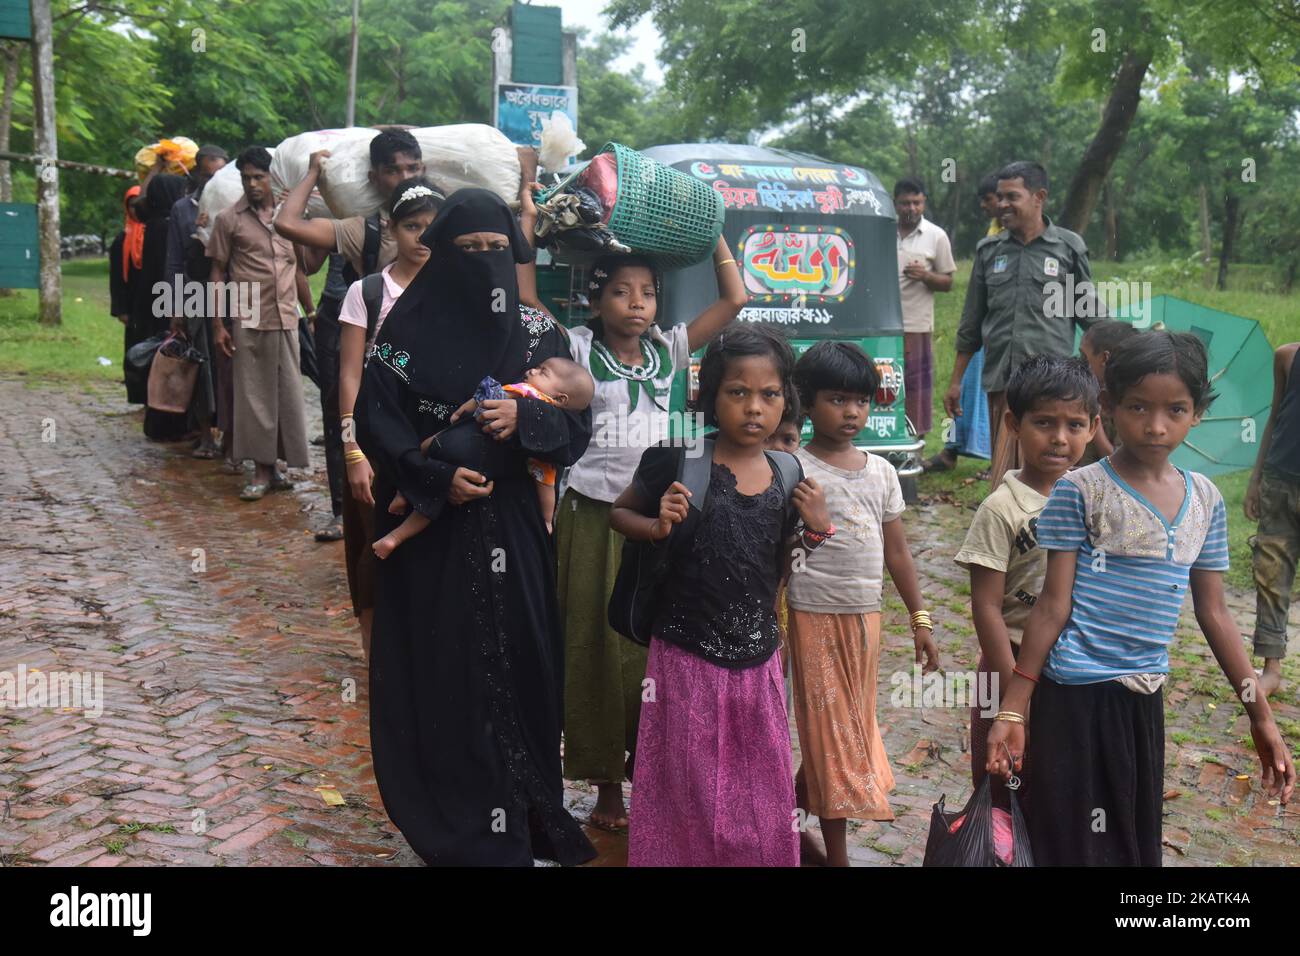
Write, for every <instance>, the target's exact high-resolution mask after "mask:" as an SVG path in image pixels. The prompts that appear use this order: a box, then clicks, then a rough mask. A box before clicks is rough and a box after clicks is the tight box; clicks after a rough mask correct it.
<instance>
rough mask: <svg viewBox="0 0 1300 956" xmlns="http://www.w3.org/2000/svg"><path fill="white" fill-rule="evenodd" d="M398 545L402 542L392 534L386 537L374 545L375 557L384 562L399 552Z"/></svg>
mask: <svg viewBox="0 0 1300 956" xmlns="http://www.w3.org/2000/svg"><path fill="white" fill-rule="evenodd" d="M398 544H400V542H399V541H398V540H397V539H396V538H394V537H393V536H392V535H391V534H387V535H384V536H383V537H382V538H380V539H379V540H378V541H376V542H375V543H374V544H373V545H372V547H373V548H374V549H375V557H377V558H378V559H379V560H380V561H382V560H383V559H384V558H386V557H388V556H389V555H390V554H392V553H393V552H394V551H396V550H397V546H398Z"/></svg>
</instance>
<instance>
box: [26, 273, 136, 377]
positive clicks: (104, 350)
mask: <svg viewBox="0 0 1300 956" xmlns="http://www.w3.org/2000/svg"><path fill="white" fill-rule="evenodd" d="M122 332H123V329H122V324H121V323H120V322H118V321H117V319H115V318H113V317H112V316H111V315H109V313H108V260H107V259H79V260H76V261H73V262H65V263H64V264H63V324H62V325H56V326H43V325H41V324H40V323H39V322H38V321H37V296H36V290H35V289H18V290H16V291H15V292H14V294H13V295H9V296H4V297H3V298H0V372H5V373H16V374H20V375H27V376H30V378H31V380H32V381H33V383H35V382H37V381H46V380H62V381H78V382H120V381H121V380H122ZM101 355H102V356H104V357H105V358H108V359H111V360H112V362H113V364H112V365H109V366H101V365H100V364H99V362H98V358H99V356H101Z"/></svg>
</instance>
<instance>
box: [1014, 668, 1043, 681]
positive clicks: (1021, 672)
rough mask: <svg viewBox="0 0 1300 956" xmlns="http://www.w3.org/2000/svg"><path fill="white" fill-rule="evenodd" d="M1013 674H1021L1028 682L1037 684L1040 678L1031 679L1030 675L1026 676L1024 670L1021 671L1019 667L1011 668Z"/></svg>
mask: <svg viewBox="0 0 1300 956" xmlns="http://www.w3.org/2000/svg"><path fill="white" fill-rule="evenodd" d="M1011 673H1013V674H1019V675H1020V676H1021V677H1023V678H1025V679H1026V680H1031V681H1033V682H1034V683H1035V684H1037V683H1038V678H1037V677H1031V676H1030V675H1029V674H1026V673H1025V672H1024V671H1022V670H1021V669H1020V667H1019V665H1017V666H1015V667H1013V668H1011Z"/></svg>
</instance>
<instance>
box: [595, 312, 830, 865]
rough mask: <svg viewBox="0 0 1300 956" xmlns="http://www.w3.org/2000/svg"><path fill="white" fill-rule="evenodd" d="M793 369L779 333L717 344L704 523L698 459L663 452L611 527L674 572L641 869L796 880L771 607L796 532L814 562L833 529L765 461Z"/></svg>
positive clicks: (810, 485)
mask: <svg viewBox="0 0 1300 956" xmlns="http://www.w3.org/2000/svg"><path fill="white" fill-rule="evenodd" d="M793 369H794V355H793V353H792V352H791V349H790V345H789V343H788V342H786V340H785V337H784V336H783V335H782V334H781V333H780V332H779V331H777V330H774V329H769V328H764V327H762V326H752V325H746V326H741V327H739V328H735V329H728V330H727V331H725V332H724V333H722V335H721V336H720V337H719V338H718V340H717V341H716V342H714V343H713V344H712V345H710V346H709V350H708V352H707V353H706V354H705V357H704V362H703V364H702V366H701V368H700V397H699V401H698V408H699V411H700V412H701V413H702V414H703V416H704V421H705V424H706V425H710V426H716V427H717V429H718V431H717V433H716V435H714V436H711V438H712V439H713V440H711V441H709V442H708V443H707V444H706V446H705V449H704V451H705V453H706V454H708V453H711V454H712V462H713V463H712V466H711V475H710V482H709V488H708V494H707V496H706V500H705V503H704V508H703V510H702V511H701V509H699V508H695V507H692V506H691V504H690V502H689V492H688V490H687V489H686V487H685V486H684V485H683V484H682V483H681V482H680V481H678V480H677V477H678V475H679V474H680V473H681V471H680V469H681V463H682V460H683V457H684V455H685V454H686V453H687V451H688V449H685V448H681V447H655V448H650V449H647V450H646V452H645V453H644V455H643V456H642V458H641V463H640V466H639V467H638V469H637V472H636V475H635V476H634V477H633V479H632V484H631V485H630V486H629V487H628V488H627V490H625V491H624V492H623V493H622V495H620V496H619V498H618V500H617V501H615V502H614V506H613V509H612V510H611V512H610V522H609V523H610V526H611V527H612V528H614V530H615V531H618V532H619V533H621V534H623V535H624V536H625V537H627V538H630V539H632V540H638V541H655V542H663V544H662V546H663V547H665V548H667V549H668V562H669V570H668V574H667V578H666V580H665V583H664V585H663V590H662V601H661V603H660V606H659V608H658V612H657V614H656V616H655V622H654V627H653V634H654V637H653V638H652V639H651V642H650V653H649V658H648V661H647V667H646V683H645V684H644V685H643V686H644V690H643V693H642V704H641V723H640V729H639V732H638V735H637V750H636V754H635V764H634V771H633V778H632V810H631V814H630V818H631V827H630V830H629V835H628V864H629V865H630V866H798V865H799V830H798V826H797V820H796V819H795V797H794V786H793V776H794V775H793V772H792V768H791V756H790V730H789V722H788V718H787V715H786V708H785V686H784V682H783V680H782V675H781V659H780V655H779V654H778V653H777V648H778V645H779V643H780V631H779V628H778V625H777V618H776V611H775V605H776V592H777V585H778V583H779V582H780V579H781V575H782V570H783V567H784V562H785V559H786V555H787V553H788V550H789V546H790V544H791V543H792V540H793V537H794V535H795V533H796V532H797V530H798V528H797V521H798V519H799V518H802V521H803V525H804V527H803V536H804V539H805V546H808V547H813V546H816V544H819V543H820V542H821V541H824V540H825V539H826V538H827V537H829V536H830V535H831V534H833V533H834V528H832V527H831V524H830V518H829V515H828V513H827V508H826V501H825V498H824V497H823V496H822V493H821V490H820V489H819V488H818V487H817V485H816V484H815V483H814V482H812V481H811V480H809V479H804V480H802V481H800V482H798V484H797V485H795V486H794V487H792V488H791V487H785V485H784V483H783V482H782V480H781V476H780V473H779V470H778V465H777V459H776V458H774V457H771V456H776V455H782V454H785V453H784V452H771V453H765V451H764V442H765V441H766V439H767V437H768V436H769V435H771V434H772V433H773V432H774V431H776V429H777V426H778V425H779V424H780V421H781V415H782V412H783V411H784V410H785V408H786V405H787V404H793V403H794V402H795V401H796V399H795V393H794V387H793V385H792V383H791V375H792V373H793ZM689 451H690V453H691V454H692V455H694V454H697V453H699V452H700V451H701V449H700V448H698V447H697V448H692V449H689ZM796 512H797V514H796ZM665 539H667V540H665Z"/></svg>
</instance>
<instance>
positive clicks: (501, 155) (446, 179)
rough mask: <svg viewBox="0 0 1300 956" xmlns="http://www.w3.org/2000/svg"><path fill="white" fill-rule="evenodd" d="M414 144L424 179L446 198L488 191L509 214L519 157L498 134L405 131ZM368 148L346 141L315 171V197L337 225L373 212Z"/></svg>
mask: <svg viewBox="0 0 1300 956" xmlns="http://www.w3.org/2000/svg"><path fill="white" fill-rule="evenodd" d="M410 133H411V135H412V136H414V137H415V141H416V142H417V143H419V144H420V152H421V154H422V158H423V159H424V174H425V176H427V177H428V178H429V179H430V180H431V181H432V182H433V184H434V185H435V186H437V187H438V188H439V189H440V190H442V191H443V193H445V194H446V195H448V196H450V195H451V194H452V193H454V192H455V191H456V190H458V189H465V188H468V187H477V188H480V189H490V190H492V191H493V192H494V193H496V194H497V195H498V196H500V197H501V198H502V199H504V200H505V201H506V202H508V203H510V204H511V206H512V208H513V207H515V206H517V204H518V200H519V177H520V167H519V154H518V153H517V152H516V151H515V149H516V147H515V144H514V143H512V142H510V140H509V139H507V138H506V135H505V134H504V133H502V132H501V131H500V130H498V129H495V128H493V127H491V126H484V125H483V124H481V123H460V124H457V125H454V126H426V127H421V128H419V129H413V130H411V131H410ZM369 173H370V143H369V141H368V140H367V141H366V142H365V143H362V142H360V141H359V140H357V141H352V140H349V141H347V142H344V143H341V144H340V145H339V148H338V149H337V150H332V151H331V153H330V156H329V157H328V158H327V159H326V160H325V162H324V163H323V164H322V165H321V177H320V192H321V196H323V197H324V199H325V203H326V205H328V206H329V208H330V211H331V212H332V213H333V214H334V215H335V216H336V217H338V218H339V219H346V218H347V217H349V216H369V215H370V214H371V213H373V212H374V211H375V210H377V209H378V208H379V205H380V199H379V194H378V193H377V192H375V188H374V187H373V186H371V185H370V176H369Z"/></svg>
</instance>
